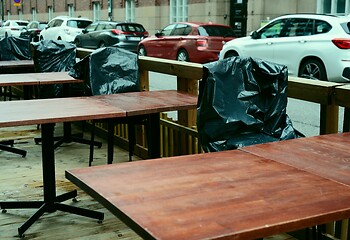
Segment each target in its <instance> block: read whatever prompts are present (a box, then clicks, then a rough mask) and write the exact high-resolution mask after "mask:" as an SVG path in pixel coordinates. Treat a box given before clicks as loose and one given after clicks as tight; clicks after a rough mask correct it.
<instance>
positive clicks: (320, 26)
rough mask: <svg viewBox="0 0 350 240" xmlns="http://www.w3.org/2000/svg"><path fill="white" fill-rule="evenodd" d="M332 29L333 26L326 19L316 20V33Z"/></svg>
mask: <svg viewBox="0 0 350 240" xmlns="http://www.w3.org/2000/svg"><path fill="white" fill-rule="evenodd" d="M331 29H332V26H331V25H330V24H329V23H328V22H325V21H322V20H316V21H315V34H320V33H327V32H329V31H330V30H331Z"/></svg>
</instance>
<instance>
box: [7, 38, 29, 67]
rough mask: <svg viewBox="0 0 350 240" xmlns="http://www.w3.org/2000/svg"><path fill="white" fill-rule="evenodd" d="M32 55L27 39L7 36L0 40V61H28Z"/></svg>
mask: <svg viewBox="0 0 350 240" xmlns="http://www.w3.org/2000/svg"><path fill="white" fill-rule="evenodd" d="M30 59H32V53H31V49H30V41H29V38H19V37H15V36H9V37H5V38H2V39H0V60H1V61H8V60H30Z"/></svg>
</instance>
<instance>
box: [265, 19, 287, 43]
mask: <svg viewBox="0 0 350 240" xmlns="http://www.w3.org/2000/svg"><path fill="white" fill-rule="evenodd" d="M285 23H286V20H284V19H281V20H277V21H275V22H273V23H270V24H268V25H266V26H265V27H264V28H262V29H261V30H260V31H259V36H260V38H262V39H264V38H275V37H280V35H281V32H282V30H283V28H284V26H285Z"/></svg>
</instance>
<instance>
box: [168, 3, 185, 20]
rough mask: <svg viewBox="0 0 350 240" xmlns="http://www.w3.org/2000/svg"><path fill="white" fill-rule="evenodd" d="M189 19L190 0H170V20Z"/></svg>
mask: <svg viewBox="0 0 350 240" xmlns="http://www.w3.org/2000/svg"><path fill="white" fill-rule="evenodd" d="M180 21H183V22H186V21H188V0H170V22H180Z"/></svg>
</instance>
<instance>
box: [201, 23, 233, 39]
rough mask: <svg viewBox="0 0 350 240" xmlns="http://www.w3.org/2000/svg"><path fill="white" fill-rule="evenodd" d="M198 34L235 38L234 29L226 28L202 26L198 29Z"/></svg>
mask: <svg viewBox="0 0 350 240" xmlns="http://www.w3.org/2000/svg"><path fill="white" fill-rule="evenodd" d="M198 33H199V35H201V36H212V37H234V32H233V29H232V28H230V27H224V26H209V25H207V26H201V27H198Z"/></svg>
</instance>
